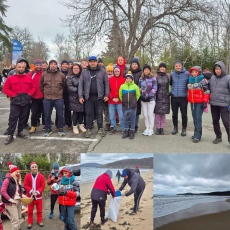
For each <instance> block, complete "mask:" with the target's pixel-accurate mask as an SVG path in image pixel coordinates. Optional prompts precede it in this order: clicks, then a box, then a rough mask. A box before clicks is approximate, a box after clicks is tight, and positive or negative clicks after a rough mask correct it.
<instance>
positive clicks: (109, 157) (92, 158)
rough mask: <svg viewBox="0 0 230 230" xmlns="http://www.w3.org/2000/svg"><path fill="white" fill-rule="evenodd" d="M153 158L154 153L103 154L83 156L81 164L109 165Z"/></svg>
mask: <svg viewBox="0 0 230 230" xmlns="http://www.w3.org/2000/svg"><path fill="white" fill-rule="evenodd" d="M148 157H153V154H152V153H149V154H148V153H141V154H140V153H124V154H122V153H103V154H92V153H87V154H81V163H82V164H85V163H99V164H107V163H111V162H114V161H118V160H124V159H141V158H148Z"/></svg>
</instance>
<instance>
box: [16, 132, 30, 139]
mask: <svg viewBox="0 0 230 230" xmlns="http://www.w3.org/2000/svg"><path fill="white" fill-rule="evenodd" d="M16 137H17V138H21V139H28V138H29V137H28V136H26V134H24V133H18V134H17V135H16Z"/></svg>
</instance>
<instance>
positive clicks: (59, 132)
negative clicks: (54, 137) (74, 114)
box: [58, 128, 65, 137]
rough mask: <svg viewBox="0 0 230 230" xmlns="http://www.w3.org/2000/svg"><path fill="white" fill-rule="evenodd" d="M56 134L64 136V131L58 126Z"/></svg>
mask: <svg viewBox="0 0 230 230" xmlns="http://www.w3.org/2000/svg"><path fill="white" fill-rule="evenodd" d="M58 135H59V136H60V137H63V136H65V133H64V131H63V128H60V129H59V131H58Z"/></svg>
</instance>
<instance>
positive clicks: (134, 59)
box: [131, 58, 140, 67]
mask: <svg viewBox="0 0 230 230" xmlns="http://www.w3.org/2000/svg"><path fill="white" fill-rule="evenodd" d="M133 63H136V64H137V65H138V67H140V63H139V60H138V58H133V59H132V61H131V65H132V64H133Z"/></svg>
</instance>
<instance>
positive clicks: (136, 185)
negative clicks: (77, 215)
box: [90, 168, 145, 229]
mask: <svg viewBox="0 0 230 230" xmlns="http://www.w3.org/2000/svg"><path fill="white" fill-rule="evenodd" d="M119 172H120V171H119ZM117 174H118V173H117ZM119 176H121V177H123V178H124V180H123V182H122V184H121V186H120V187H119V189H118V190H119V191H122V190H123V189H124V188H125V186H126V185H127V184H128V185H129V186H130V190H129V191H128V192H123V193H122V196H123V197H128V196H130V195H132V194H134V206H133V207H132V208H131V209H130V210H132V211H131V212H130V213H129V215H136V214H137V211H138V208H139V203H140V199H141V196H142V194H143V192H144V190H145V181H144V180H143V178H142V177H141V175H140V171H139V169H138V171H137V170H134V169H131V168H125V169H123V170H122V173H120V174H119ZM112 178H113V173H112V171H111V170H110V169H108V170H106V172H105V173H103V174H102V175H100V176H99V177H98V178H97V179H96V181H95V183H94V185H93V188H92V191H91V201H92V209H91V217H90V227H91V228H92V229H93V227H94V226H95V223H94V219H95V216H96V213H97V207H98V206H99V208H100V218H101V225H103V224H105V223H106V222H107V221H108V218H106V217H105V205H106V200H107V195H108V194H111V195H112V197H113V198H114V197H116V191H115V188H114V185H113V183H112V181H111V179H112Z"/></svg>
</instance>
